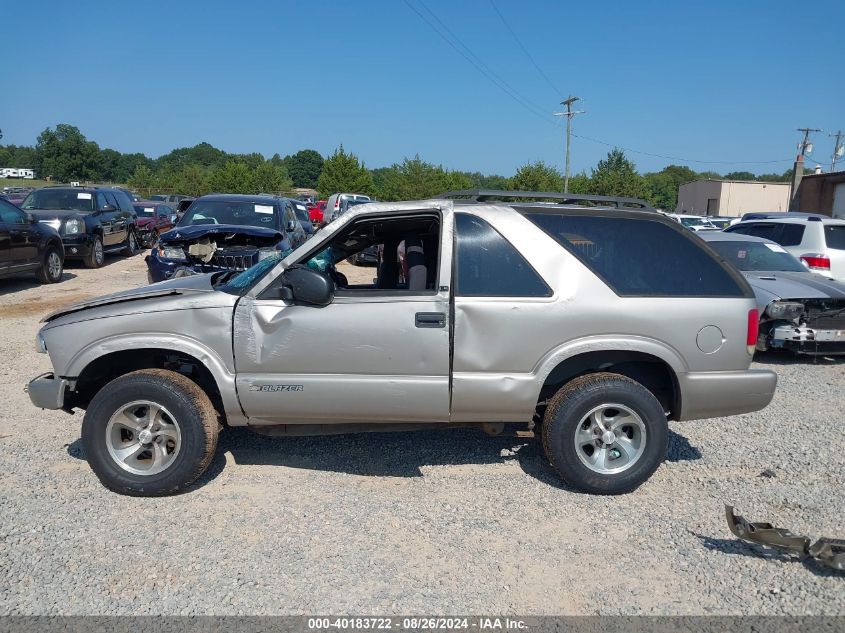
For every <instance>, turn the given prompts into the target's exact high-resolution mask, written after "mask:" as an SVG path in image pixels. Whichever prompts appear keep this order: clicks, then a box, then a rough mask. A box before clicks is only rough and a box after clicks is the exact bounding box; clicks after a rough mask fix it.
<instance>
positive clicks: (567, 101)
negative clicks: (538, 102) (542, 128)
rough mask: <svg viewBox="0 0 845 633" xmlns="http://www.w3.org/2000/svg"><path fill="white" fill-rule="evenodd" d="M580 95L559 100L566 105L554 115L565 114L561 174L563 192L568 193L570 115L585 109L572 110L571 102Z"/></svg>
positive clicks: (572, 115)
mask: <svg viewBox="0 0 845 633" xmlns="http://www.w3.org/2000/svg"><path fill="white" fill-rule="evenodd" d="M580 100H581V97H573V96H572V95H570V96H569V98H568V99H565V100H564V101H561V102H560V105H562V106H566V112H555V113H554V115H555V116H565V117H566V168H565V170H564V176H563V193H569V146H570V144H571V142H572V141H571V137H572V117H574V116H575V115H576V114H584V113H585V112H586V110H573V109H572V104H573V103H575V102H576V101H580Z"/></svg>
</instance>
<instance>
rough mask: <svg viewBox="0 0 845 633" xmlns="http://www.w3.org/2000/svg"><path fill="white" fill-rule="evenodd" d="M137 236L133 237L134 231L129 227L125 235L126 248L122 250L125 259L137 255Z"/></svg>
mask: <svg viewBox="0 0 845 633" xmlns="http://www.w3.org/2000/svg"><path fill="white" fill-rule="evenodd" d="M139 250H140V249H139V248H138V236H137V235H135V229H134V228H133V227H131V226H130V227H129V231H127V233H126V248H124V249H123V251H122V252H123V254H124V255H125V256H126V257H132V256H134V255H137V254H138V251H139Z"/></svg>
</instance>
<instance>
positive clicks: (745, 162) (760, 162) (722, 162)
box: [572, 132, 792, 165]
mask: <svg viewBox="0 0 845 633" xmlns="http://www.w3.org/2000/svg"><path fill="white" fill-rule="evenodd" d="M572 136H577V137H578V138H582V139H584V140H585V141H592V142H593V143H598V144H599V145H606V146H607V147H615V148H618V149H621V150H623V151H626V152H629V153H631V154H642V155H643V156H653V157H654V158H666V159H668V160H679V161H681V162H684V163H702V164H709V165H768V164H773V163H789V162H791V161H792V159H791V158H786V159H783V160H697V159H695V158H683V157H681V156H668V155H666V154H653V153H652V152H642V151H640V150H636V149H631V148H630V147H622V146H621V145H618V144H616V143H608V142H606V141H600V140H599V139H597V138H590V137H589V136H582V135H580V134H575V133H574V132H573V133H572Z"/></svg>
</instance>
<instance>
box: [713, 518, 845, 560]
mask: <svg viewBox="0 0 845 633" xmlns="http://www.w3.org/2000/svg"><path fill="white" fill-rule="evenodd" d="M725 516H726V518H727V520H728V528H730V530H731V532H733V533H734V535H735V536H736V537H737V538H739V539H741V540H743V541H748V542H749V543H757V544H759V545H765V546H767V547H771V548H773V549H776V550H778V551H780V552H784V553H787V554H792V555H795V556H798V557H800V558H801V559H805V558H812V559H813V560H815V561H818V562H819V563H821V564H823V565H826V566H827V567H830V568H832V569H837V570H840V571H845V540H843V539H833V538H826V537H822V538H820V539H819V540H817V541H816V542H815V543H811V541H810V539H809V537H807V536H798V535H796V534H793V533H792V532H790V531H789V530H787V529H784V528H778V527H775V526H773V525H772V524H771V523H751V522H750V521H746V520H745V519H744V518H743V517H741V516H740V515H738V514H736V513H735V512H734V508H733V506H730V505H727V504H725Z"/></svg>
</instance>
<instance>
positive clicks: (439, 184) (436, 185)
mask: <svg viewBox="0 0 845 633" xmlns="http://www.w3.org/2000/svg"><path fill="white" fill-rule="evenodd" d="M382 178H383V180H382V186H381V188H380V189H379V192H378V195H379V198H381V199H382V200H424V199H426V198H431V197H432V196H435V195H437V194H438V193H442V192H443V191H448V190H451V189H467V188H469V187H471V186H472V181H471V180H470V179H469V178H467V177H466V176H465V175H463V174H460V173H459V172H448V171H446V170H445V169H443V167H442V166H441V165H433V164H431V163H427V162H425V161H424V160H422V159H421V158H420V157H419V154H418V155H416V156H414V157H413V158H406V159H405V160H403V161H402V163H399V164H394V165H392V166H391V167H390V168H388V169H387V170H386V171H384V172H383V174H382Z"/></svg>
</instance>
